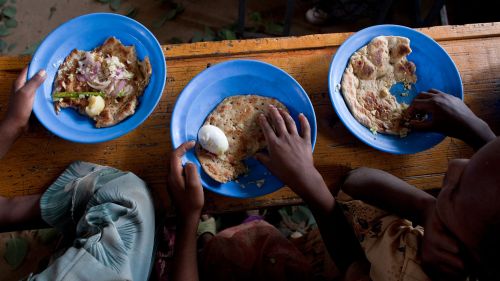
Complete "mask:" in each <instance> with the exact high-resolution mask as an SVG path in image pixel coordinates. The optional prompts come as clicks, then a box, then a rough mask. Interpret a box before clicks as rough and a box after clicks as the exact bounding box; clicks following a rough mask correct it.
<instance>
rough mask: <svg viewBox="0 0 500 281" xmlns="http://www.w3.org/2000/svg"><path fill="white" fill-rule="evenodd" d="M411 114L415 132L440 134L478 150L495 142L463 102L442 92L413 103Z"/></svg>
mask: <svg viewBox="0 0 500 281" xmlns="http://www.w3.org/2000/svg"><path fill="white" fill-rule="evenodd" d="M407 114H408V116H409V117H410V126H411V128H414V129H418V130H430V131H435V132H440V133H443V134H445V135H447V136H450V137H454V138H459V139H462V140H464V141H466V142H467V143H469V144H470V145H472V146H474V147H475V148H479V147H480V146H482V145H484V144H485V143H487V142H488V141H490V140H492V139H494V138H495V135H494V134H493V132H492V131H491V129H489V127H488V125H486V123H485V122H484V121H482V120H481V119H479V118H478V117H477V116H476V115H475V114H474V113H473V112H472V111H471V110H470V109H469V108H468V107H467V106H466V105H465V104H464V103H463V102H462V100H460V99H459V98H457V97H454V96H452V95H448V94H445V93H443V92H441V91H438V90H434V89H431V90H429V92H421V93H420V94H419V95H418V96H417V97H415V99H414V100H413V102H412V104H411V105H410V107H409V108H408V110H407ZM418 115H420V116H418ZM426 116H427V117H426ZM422 117H426V118H422ZM477 146H479V147H477Z"/></svg>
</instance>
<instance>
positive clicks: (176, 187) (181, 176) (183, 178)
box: [167, 141, 204, 222]
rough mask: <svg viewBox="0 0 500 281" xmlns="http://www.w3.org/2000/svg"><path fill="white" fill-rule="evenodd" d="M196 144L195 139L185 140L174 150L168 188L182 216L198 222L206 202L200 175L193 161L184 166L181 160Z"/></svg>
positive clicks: (171, 157)
mask: <svg viewBox="0 0 500 281" xmlns="http://www.w3.org/2000/svg"><path fill="white" fill-rule="evenodd" d="M194 146H195V142H194V141H190V142H185V143H183V144H181V145H180V146H179V147H178V148H177V149H176V150H174V151H173V152H172V155H171V156H170V173H169V175H168V178H167V184H168V186H167V189H168V191H169V193H170V196H171V197H172V201H173V203H174V205H175V207H176V209H177V211H178V212H179V215H180V217H181V218H182V219H184V220H193V221H196V222H198V220H199V218H200V215H201V209H202V208H203V204H204V196H203V188H202V187H201V182H200V177H199V175H198V171H197V169H196V166H195V165H194V164H193V163H188V164H186V165H185V167H182V162H181V158H182V156H183V155H184V154H185V153H186V152H187V151H188V150H189V149H191V148H193V147H194Z"/></svg>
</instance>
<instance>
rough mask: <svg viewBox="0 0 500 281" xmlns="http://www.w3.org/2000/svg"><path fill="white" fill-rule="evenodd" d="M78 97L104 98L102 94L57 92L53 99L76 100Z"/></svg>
mask: <svg viewBox="0 0 500 281" xmlns="http://www.w3.org/2000/svg"><path fill="white" fill-rule="evenodd" d="M80 96H86V97H90V96H101V97H104V93H103V92H57V93H54V99H62V98H70V99H78V98H80Z"/></svg>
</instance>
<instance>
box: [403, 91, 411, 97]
mask: <svg viewBox="0 0 500 281" xmlns="http://www.w3.org/2000/svg"><path fill="white" fill-rule="evenodd" d="M409 95H410V94H409V93H407V92H404V93H401V96H402V97H407V96H409Z"/></svg>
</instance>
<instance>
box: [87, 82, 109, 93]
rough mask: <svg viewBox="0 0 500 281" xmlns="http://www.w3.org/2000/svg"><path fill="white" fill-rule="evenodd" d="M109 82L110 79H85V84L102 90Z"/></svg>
mask: <svg viewBox="0 0 500 281" xmlns="http://www.w3.org/2000/svg"><path fill="white" fill-rule="evenodd" d="M110 83H111V80H107V81H102V82H101V81H87V84H88V85H89V86H90V87H92V88H94V89H96V90H101V91H102V90H104V89H105V88H106V87H108V86H109V84H110Z"/></svg>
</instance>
